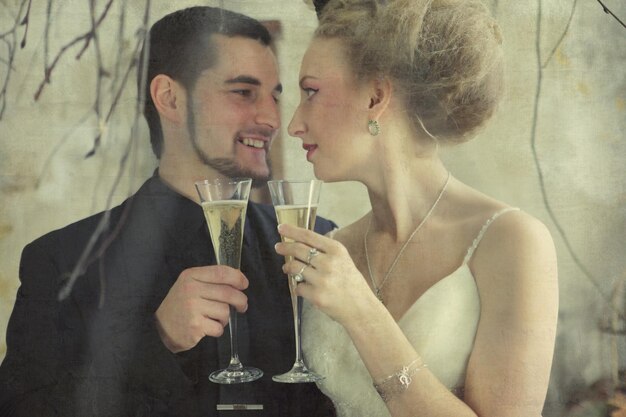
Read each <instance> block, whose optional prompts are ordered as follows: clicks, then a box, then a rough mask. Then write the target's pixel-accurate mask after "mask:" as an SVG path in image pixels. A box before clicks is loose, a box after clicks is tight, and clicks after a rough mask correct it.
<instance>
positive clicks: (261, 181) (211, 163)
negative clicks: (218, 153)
mask: <svg viewBox="0 0 626 417" xmlns="http://www.w3.org/2000/svg"><path fill="white" fill-rule="evenodd" d="M187 130H188V131H189V139H190V140H191V145H192V146H193V148H194V150H195V151H196V155H197V156H198V159H200V161H201V162H202V163H203V164H204V165H206V166H208V167H210V168H213V169H214V170H216V171H217V172H219V173H220V174H222V175H224V176H226V177H228V178H252V187H254V188H258V187H262V186H264V185H265V184H266V183H267V181H269V180H270V179H271V178H272V161H271V160H270V155H269V152H267V154H266V156H265V163H266V164H267V169H268V174H267V175H259V174H257V173H255V172H254V171H252V170H250V169H248V168H246V167H242V166H240V165H239V164H237V162H236V161H235V160H234V159H233V158H211V157H209V155H207V154H206V153H205V152H204V151H203V150H202V149H201V148H200V145H199V144H198V138H197V136H196V120H195V116H194V112H193V100H192V99H191V95H189V99H188V100H187Z"/></svg>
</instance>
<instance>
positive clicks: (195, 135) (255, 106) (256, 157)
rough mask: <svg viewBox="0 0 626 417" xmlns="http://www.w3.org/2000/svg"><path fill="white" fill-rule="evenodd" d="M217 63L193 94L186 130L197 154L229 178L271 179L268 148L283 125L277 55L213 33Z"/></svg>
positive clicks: (251, 43) (250, 41)
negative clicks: (279, 110)
mask: <svg viewBox="0 0 626 417" xmlns="http://www.w3.org/2000/svg"><path fill="white" fill-rule="evenodd" d="M211 40H212V42H213V44H214V46H215V50H216V57H217V62H216V63H215V65H214V66H213V67H212V68H209V69H207V70H205V71H203V72H202V73H201V74H200V76H199V77H198V80H197V82H196V84H195V87H194V88H193V91H191V92H190V94H189V100H188V102H187V105H188V109H187V128H188V130H189V136H190V139H191V141H192V144H193V146H194V148H195V151H196V155H197V157H198V158H199V159H200V160H201V162H202V163H204V164H205V165H207V166H209V167H211V168H213V169H215V170H216V171H217V172H218V173H220V174H222V175H224V176H227V177H250V178H252V179H254V180H255V182H259V181H265V180H267V179H269V177H270V173H271V171H270V165H269V148H270V145H271V142H272V140H273V139H274V137H275V135H276V132H277V131H278V129H279V128H280V115H279V112H278V104H277V102H278V96H279V95H280V93H281V91H282V87H281V85H280V83H279V81H278V70H277V65H276V58H275V56H274V54H273V53H272V51H271V50H270V48H269V47H267V46H264V45H263V44H261V43H260V42H258V41H256V40H253V39H248V38H244V37H233V38H229V37H226V36H223V35H212V38H211Z"/></svg>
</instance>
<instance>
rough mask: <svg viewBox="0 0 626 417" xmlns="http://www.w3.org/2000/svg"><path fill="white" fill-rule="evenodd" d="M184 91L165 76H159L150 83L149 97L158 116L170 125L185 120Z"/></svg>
mask: <svg viewBox="0 0 626 417" xmlns="http://www.w3.org/2000/svg"><path fill="white" fill-rule="evenodd" d="M184 95H185V93H184V90H183V88H182V86H181V85H180V84H179V83H177V82H176V81H174V80H173V79H172V78H171V77H169V76H167V75H165V74H159V75H157V76H156V77H154V78H153V79H152V81H151V82H150V96H151V97H152V102H153V103H154V107H156V109H157V111H158V112H159V115H160V116H161V117H162V118H164V119H166V120H169V121H170V122H172V123H175V124H180V123H181V122H182V121H183V120H185V116H184V114H183V113H184V111H185V106H184V105H183V103H184V98H185V97H184Z"/></svg>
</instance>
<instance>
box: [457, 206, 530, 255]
mask: <svg viewBox="0 0 626 417" xmlns="http://www.w3.org/2000/svg"><path fill="white" fill-rule="evenodd" d="M518 210H519V208H518V207H507V208H505V209H502V210H500V211H498V212H496V213H495V214H494V215H493V216H491V218H489V219H488V220H487V221H486V222H485V224H484V225H483V227H482V229H480V232H478V235H477V236H476V238H475V239H474V241H473V242H472V245H471V246H470V247H469V248H468V249H467V253H466V254H465V258H464V259H463V264H466V263H468V262H469V261H470V259H472V255H474V251H475V250H476V248H477V247H478V244H479V243H480V241H481V240H482V238H483V236H484V235H485V233H486V232H487V229H488V228H489V226H490V225H491V223H493V221H494V220H496V219H497V218H498V217H500V216H501V215H503V214H505V213H508V212H510V211H518Z"/></svg>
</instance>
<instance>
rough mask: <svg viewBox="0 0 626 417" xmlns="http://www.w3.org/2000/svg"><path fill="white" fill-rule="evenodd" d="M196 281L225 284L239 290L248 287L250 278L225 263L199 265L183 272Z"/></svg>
mask: <svg viewBox="0 0 626 417" xmlns="http://www.w3.org/2000/svg"><path fill="white" fill-rule="evenodd" d="M182 273H183V274H185V275H186V276H189V277H191V278H193V279H194V280H196V281H199V282H204V283H207V284H223V285H230V286H231V287H234V288H237V289H239V290H245V289H246V288H248V285H249V282H248V279H247V278H246V277H245V276H244V275H243V274H242V273H241V271H240V270H238V269H235V268H231V267H229V266H225V265H211V266H199V267H195V268H189V269H186V270H184V271H183V272H182Z"/></svg>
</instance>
